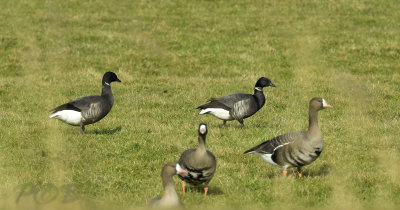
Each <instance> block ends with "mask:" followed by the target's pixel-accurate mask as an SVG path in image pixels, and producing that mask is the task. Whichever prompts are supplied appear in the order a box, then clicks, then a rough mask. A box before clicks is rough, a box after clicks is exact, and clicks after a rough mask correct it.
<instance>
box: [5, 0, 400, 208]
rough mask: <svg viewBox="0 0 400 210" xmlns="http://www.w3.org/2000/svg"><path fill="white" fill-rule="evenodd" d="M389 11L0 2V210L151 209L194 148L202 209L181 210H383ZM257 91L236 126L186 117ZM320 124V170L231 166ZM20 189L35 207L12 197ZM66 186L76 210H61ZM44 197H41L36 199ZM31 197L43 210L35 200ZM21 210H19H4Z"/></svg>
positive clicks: (389, 187)
mask: <svg viewBox="0 0 400 210" xmlns="http://www.w3.org/2000/svg"><path fill="white" fill-rule="evenodd" d="M399 7H400V5H399V4H398V3H397V2H396V1H393V0H389V1H360V0H351V1H324V2H321V1H314V0H309V1H297V2H293V1H288V0H283V1H240V2H232V1H192V2H191V1H189V2H187V1H150V2H149V1H98V0H94V1H37V0H30V1H27V0H21V1H0V18H1V20H2V21H0V125H1V126H0V139H1V143H0V183H1V184H0V208H2V209H26V208H32V206H33V207H34V208H38V209H55V208H58V209H136V208H146V205H147V203H148V202H149V201H150V200H151V199H152V198H154V197H155V196H157V195H160V194H161V193H162V185H161V179H160V170H161V167H162V166H163V165H164V163H166V162H170V161H177V160H178V158H179V156H180V154H181V152H183V151H184V150H186V149H188V148H194V147H196V146H197V132H196V129H197V126H198V124H199V123H200V122H205V123H207V124H208V126H209V134H208V137H207V148H208V149H209V150H210V151H212V152H213V153H214V154H215V156H216V158H217V164H218V165H217V167H218V168H217V172H216V175H215V177H214V179H213V180H212V182H211V183H210V186H209V193H210V194H209V196H207V197H204V196H203V195H202V193H201V191H199V190H196V189H195V188H191V189H190V190H189V191H190V192H189V193H187V194H186V195H182V193H181V192H180V191H179V189H180V187H179V184H180V182H179V180H178V179H177V178H175V179H174V180H175V184H176V189H177V191H178V195H179V196H180V198H181V200H182V201H183V202H184V203H185V205H186V207H187V208H189V209H195V208H218V209H221V208H228V209H232V208H233V209H266V208H268V209H294V208H303V209H338V208H341V209H349V208H351V209H369V208H385V209H396V208H397V206H398V205H399V204H400V179H399V178H398V177H399V171H400V170H399V166H398V164H397V163H398V161H399V159H400V145H399V141H398V136H399V135H400V132H399V129H398V128H399V117H400V111H399V109H398V104H399V102H400V100H399V97H398V92H399V90H400V88H399V87H400V85H399V79H400V74H399V72H398V69H399V67H400V62H399V61H400V59H399V58H400V48H399V46H400V44H399V42H400V38H399V36H398V34H399V29H398V28H399V27H398V23H399V22H400V16H399V12H398V11H399V10H400V8H399ZM106 71H114V72H115V73H116V74H117V75H118V76H119V78H120V79H121V80H122V83H121V84H112V89H113V92H114V94H115V105H114V107H113V109H112V111H111V112H110V113H109V115H108V116H107V117H106V118H105V119H103V120H102V121H100V122H98V123H96V124H93V125H89V126H87V134H85V135H79V128H77V127H72V126H68V125H65V124H63V123H62V122H59V121H56V120H50V119H48V115H49V114H50V112H49V110H50V109H52V108H53V107H55V106H57V105H59V104H62V103H65V102H67V101H69V100H72V99H75V98H77V97H81V96H85V95H94V94H100V91H101V89H100V88H101V87H100V81H101V77H102V75H103V73H104V72H106ZM261 76H265V77H268V78H270V79H271V80H272V81H273V83H274V84H276V85H277V88H266V89H264V93H265V95H266V98H267V102H266V105H265V106H264V107H263V108H262V109H261V110H260V111H259V112H258V113H257V114H255V115H254V116H252V117H251V118H249V119H246V120H245V125H246V129H244V130H242V129H240V128H239V123H238V122H228V125H227V126H226V127H224V128H222V127H221V124H222V121H220V120H217V119H215V118H213V117H211V116H199V115H198V112H197V110H196V109H195V108H196V107H197V106H199V105H201V104H203V103H205V102H206V101H207V100H208V99H209V98H211V97H218V96H223V95H226V94H230V93H235V92H244V93H252V92H253V86H254V83H255V82H256V80H257V79H258V78H259V77H261ZM315 96H321V97H324V98H325V99H326V100H327V101H328V102H329V103H330V104H332V105H333V106H334V109H333V110H324V111H321V112H320V114H319V122H320V126H321V129H322V132H323V134H324V139H325V146H324V151H323V153H322V155H321V156H320V158H319V159H318V160H316V161H315V162H314V163H313V164H311V165H309V166H306V167H304V168H303V170H304V174H305V177H304V178H303V179H298V178H297V177H296V172H295V170H290V171H289V176H288V177H287V178H284V177H282V176H281V170H280V169H279V168H277V167H274V166H271V165H269V164H267V163H265V162H264V161H263V160H262V159H260V158H259V157H256V156H252V155H247V156H244V155H242V153H243V152H244V151H245V150H247V149H249V148H250V147H252V146H254V145H256V144H258V143H260V142H262V141H265V140H267V139H270V138H272V137H274V136H277V135H279V134H282V133H285V132H289V131H295V130H304V129H306V128H307V126H308V122H307V119H308V117H307V110H308V102H309V100H310V99H311V98H312V97H315ZM24 184H32V185H33V186H35V187H37V190H38V191H36V193H37V196H39V198H42V199H46V198H48V197H46V196H50V195H51V194H44V193H45V192H48V191H46V186H47V187H48V186H55V187H56V188H57V189H58V191H59V192H58V194H57V196H56V198H55V199H54V200H52V201H51V202H49V203H46V204H43V203H40V201H43V200H38V199H37V198H38V197H36V199H35V194H34V193H32V194H28V195H23V196H22V197H20V199H19V200H18V198H19V196H20V194H19V193H20V192H21V191H20V187H21V186H23V185H24ZM65 186H75V187H76V188H74V193H73V194H74V195H78V196H79V198H78V199H77V200H74V202H69V203H68V202H63V201H64V200H63V199H65V197H66V196H67V195H69V194H68V192H67V191H65V189H66V188H64V187H65ZM41 193H42V194H41ZM41 195H42V197H40V196H41ZM17 200H18V202H17Z"/></svg>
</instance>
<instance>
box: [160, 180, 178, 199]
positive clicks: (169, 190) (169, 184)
mask: <svg viewBox="0 0 400 210" xmlns="http://www.w3.org/2000/svg"><path fill="white" fill-rule="evenodd" d="M163 186H164V194H163V196H162V197H163V199H179V197H178V194H177V193H176V191H175V186H174V184H173V180H172V177H168V179H167V180H164V178H163Z"/></svg>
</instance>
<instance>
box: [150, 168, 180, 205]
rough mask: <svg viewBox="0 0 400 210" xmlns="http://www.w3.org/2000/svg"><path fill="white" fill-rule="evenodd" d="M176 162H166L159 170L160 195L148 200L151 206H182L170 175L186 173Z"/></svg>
mask: <svg viewBox="0 0 400 210" xmlns="http://www.w3.org/2000/svg"><path fill="white" fill-rule="evenodd" d="M187 173H188V172H187V171H186V170H183V169H182V168H181V167H180V165H179V164H177V163H172V162H171V163H167V164H165V165H164V167H163V168H162V170H161V179H162V183H163V187H164V193H163V195H162V197H156V198H154V199H153V200H151V201H150V204H149V205H150V206H151V207H156V208H173V207H183V203H182V202H181V200H179V197H178V194H177V193H176V191H175V186H174V181H173V180H172V177H173V176H174V175H176V174H187Z"/></svg>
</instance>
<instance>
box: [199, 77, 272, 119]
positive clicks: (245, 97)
mask: <svg viewBox="0 0 400 210" xmlns="http://www.w3.org/2000/svg"><path fill="white" fill-rule="evenodd" d="M268 86H271V87H275V85H274V84H272V82H271V80H270V79H268V78H265V77H261V78H260V79H258V81H257V83H256V85H255V86H254V94H253V95H251V94H245V93H234V94H230V95H227V96H223V97H219V98H212V99H210V102H209V103H207V104H203V105H201V106H199V107H197V109H200V110H201V111H200V113H199V114H212V115H214V116H215V117H216V118H218V119H221V120H223V121H224V122H223V125H225V124H226V121H230V120H237V121H239V122H240V125H241V126H242V127H244V122H243V119H245V118H248V117H250V116H252V115H253V114H255V113H256V112H257V111H258V110H260V109H261V108H262V107H263V106H264V104H265V96H264V93H263V88H264V87H268Z"/></svg>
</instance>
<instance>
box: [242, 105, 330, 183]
mask: <svg viewBox="0 0 400 210" xmlns="http://www.w3.org/2000/svg"><path fill="white" fill-rule="evenodd" d="M324 108H333V107H332V106H331V105H329V104H328V103H326V101H325V99H323V98H313V99H311V101H310V107H309V112H308V113H309V126H308V130H307V131H297V132H290V133H286V134H283V135H280V136H277V137H275V138H273V139H271V140H268V141H265V142H263V143H262V144H260V145H258V146H255V147H253V148H251V149H249V150H247V151H246V152H244V154H255V155H258V156H260V157H262V158H263V159H264V160H265V161H266V162H268V163H270V164H273V165H277V166H280V167H282V169H283V175H284V176H286V174H287V169H288V168H290V167H297V171H298V173H299V176H300V177H302V176H303V175H302V171H301V167H302V166H305V165H308V164H310V163H312V162H313V161H314V160H316V159H317V158H318V157H319V155H320V154H321V152H322V148H323V145H324V140H323V137H322V132H321V130H320V129H319V127H318V111H319V110H322V109H324Z"/></svg>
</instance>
